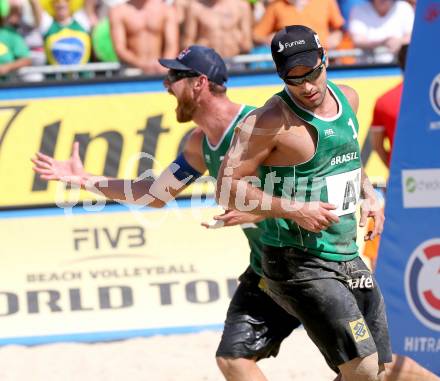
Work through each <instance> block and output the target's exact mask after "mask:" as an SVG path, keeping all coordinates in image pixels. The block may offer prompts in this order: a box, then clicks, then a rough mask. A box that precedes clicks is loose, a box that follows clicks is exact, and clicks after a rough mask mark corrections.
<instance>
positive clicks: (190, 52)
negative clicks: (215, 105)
mask: <svg viewBox="0 0 440 381" xmlns="http://www.w3.org/2000/svg"><path fill="white" fill-rule="evenodd" d="M159 63H160V64H161V65H162V66H164V67H166V68H167V69H173V70H184V71H195V72H197V73H199V74H204V75H206V76H207V77H208V79H209V80H210V81H212V82H214V83H217V84H218V85H224V83H225V82H226V81H227V80H228V70H227V69H226V65H225V62H224V61H223V58H222V57H220V55H219V54H218V53H217V52H216V51H215V50H214V49H211V48H207V47H206V46H201V45H191V46H190V47H188V48H186V49H184V50H182V51H181V52H180V53H179V55H178V56H177V57H176V58H175V59H166V58H161V59H159Z"/></svg>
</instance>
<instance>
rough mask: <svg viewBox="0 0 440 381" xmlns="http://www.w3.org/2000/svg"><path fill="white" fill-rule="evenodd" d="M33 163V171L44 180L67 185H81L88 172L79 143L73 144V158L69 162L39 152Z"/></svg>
mask: <svg viewBox="0 0 440 381" xmlns="http://www.w3.org/2000/svg"><path fill="white" fill-rule="evenodd" d="M31 161H32V162H33V163H34V164H35V166H34V167H33V170H34V171H35V172H36V173H38V174H39V175H40V177H41V178H42V179H43V180H48V181H49V180H59V181H63V182H66V183H71V184H78V185H81V184H82V182H83V181H84V177H85V175H86V172H85V171H84V166H83V163H82V161H81V159H80V157H79V143H78V142H75V143H74V144H73V150H72V156H71V157H70V159H69V160H66V161H60V160H55V159H54V158H53V157H50V156H47V155H45V154H43V153H41V152H37V153H36V156H35V158H32V159H31Z"/></svg>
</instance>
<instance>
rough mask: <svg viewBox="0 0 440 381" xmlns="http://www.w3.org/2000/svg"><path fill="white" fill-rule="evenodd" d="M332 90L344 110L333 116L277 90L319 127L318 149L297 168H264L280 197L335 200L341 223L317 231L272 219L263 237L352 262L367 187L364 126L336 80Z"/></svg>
mask: <svg viewBox="0 0 440 381" xmlns="http://www.w3.org/2000/svg"><path fill="white" fill-rule="evenodd" d="M328 91H331V93H332V95H333V96H334V98H335V99H336V101H337V103H338V113H337V115H336V116H334V117H331V118H322V117H319V116H317V115H315V114H313V113H311V112H310V111H308V110H305V109H304V108H302V107H301V106H300V105H298V104H297V103H295V100H294V99H293V97H292V96H291V95H290V94H289V92H288V91H287V89H284V90H283V91H281V92H280V93H278V94H276V95H277V96H279V97H280V98H281V99H282V101H284V102H285V103H286V105H287V106H288V108H290V110H291V111H292V112H293V113H295V114H296V115H298V116H299V117H300V118H301V119H302V120H304V121H305V122H306V123H308V124H309V125H311V126H313V127H314V128H315V130H316V133H317V147H316V152H315V154H314V156H313V157H312V158H311V159H310V160H309V161H307V162H304V163H300V164H297V165H292V166H263V167H261V176H262V183H263V184H264V186H265V187H266V188H265V189H273V193H274V195H275V196H278V197H284V198H288V199H294V200H296V201H300V202H304V201H305V202H308V201H323V202H330V203H332V204H335V205H336V206H337V210H336V211H334V212H335V213H336V214H337V215H338V216H339V220H340V221H339V223H336V224H332V225H330V226H329V228H328V229H327V230H324V231H321V232H320V233H312V232H310V231H307V230H305V229H302V228H301V227H300V226H299V225H298V224H296V223H295V222H294V221H292V220H288V219H279V218H277V219H267V220H266V221H265V225H264V226H265V231H264V234H263V236H262V238H261V239H262V242H263V243H264V244H266V245H269V246H275V247H297V248H299V249H301V250H303V251H305V252H308V253H310V254H311V255H316V256H318V257H320V258H323V259H326V260H331V261H347V260H350V259H353V258H355V257H356V256H358V247H357V245H356V232H357V223H356V215H355V213H356V206H357V204H358V201H359V198H360V189H361V184H360V183H361V159H360V150H359V143H358V140H357V134H358V129H359V125H358V121H357V118H356V115H355V113H354V112H353V110H352V108H351V106H350V104H349V102H348V100H347V98H346V97H345V95H344V94H343V93H342V91H341V90H340V89H339V88H338V87H337V86H336V85H335V84H333V83H332V82H330V81H328ZM277 178H278V179H279V178H281V182H279V183H278V182H277V181H278V180H276V179H277ZM267 187H269V188H267Z"/></svg>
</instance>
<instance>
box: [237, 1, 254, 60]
mask: <svg viewBox="0 0 440 381" xmlns="http://www.w3.org/2000/svg"><path fill="white" fill-rule="evenodd" d="M239 5H240V7H241V8H242V17H241V18H240V31H241V40H240V52H241V53H249V52H250V51H251V49H252V27H251V26H252V11H251V6H250V4H249V2H248V1H242V2H240V4H239Z"/></svg>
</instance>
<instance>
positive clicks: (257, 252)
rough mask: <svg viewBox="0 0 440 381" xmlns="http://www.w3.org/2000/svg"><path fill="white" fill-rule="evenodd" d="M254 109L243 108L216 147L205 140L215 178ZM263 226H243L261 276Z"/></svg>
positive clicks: (205, 155) (253, 263)
mask: <svg viewBox="0 0 440 381" xmlns="http://www.w3.org/2000/svg"><path fill="white" fill-rule="evenodd" d="M254 109H255V107H251V106H242V107H241V109H240V111H239V112H238V114H237V116H236V117H235V118H234V120H233V121H232V123H231V124H230V125H229V127H228V128H227V129H226V131H225V133H224V135H223V137H222V138H221V139H220V141H219V142H218V143H217V145H216V146H215V147H213V146H212V145H211V144H210V143H209V141H208V139H207V137H206V136H205V137H204V138H203V158H204V160H205V164H206V167H207V168H208V171H209V174H210V175H211V176H213V177H214V178H217V176H218V171H219V169H220V165H221V163H222V161H223V158H224V157H225V154H226V152H227V151H228V149H229V146H230V145H231V142H232V138H233V136H234V130H235V127H236V126H237V124H238V123H239V122H240V121H241V120H243V119H244V118H245V117H246V115H248V114H249V113H250V112H251V111H252V110H254ZM262 224H263V223H262V222H259V223H257V224H245V225H242V229H243V232H244V234H245V235H246V238H247V239H248V242H249V246H250V249H251V253H250V264H251V266H252V269H253V270H254V271H255V272H256V273H257V274H259V275H262V271H261V255H262V243H261V241H260V237H261V235H262V233H263V230H262Z"/></svg>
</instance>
